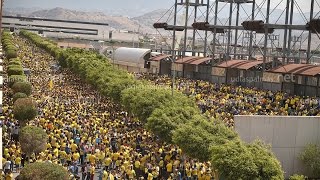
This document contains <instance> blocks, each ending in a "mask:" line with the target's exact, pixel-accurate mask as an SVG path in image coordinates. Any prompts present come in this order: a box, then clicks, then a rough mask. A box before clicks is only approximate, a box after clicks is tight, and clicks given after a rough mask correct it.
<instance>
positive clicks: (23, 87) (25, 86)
mask: <svg viewBox="0 0 320 180" xmlns="http://www.w3.org/2000/svg"><path fill="white" fill-rule="evenodd" d="M11 88H12V90H13V92H14V93H18V92H21V93H24V94H26V95H27V96H30V94H31V92H32V86H31V83H29V82H26V81H25V82H15V83H14V84H13V85H12V87H11Z"/></svg>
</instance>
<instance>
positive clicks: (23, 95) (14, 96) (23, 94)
mask: <svg viewBox="0 0 320 180" xmlns="http://www.w3.org/2000/svg"><path fill="white" fill-rule="evenodd" d="M26 97H28V96H27V95H26V94H25V93H21V92H18V93H15V94H14V95H13V102H16V100H17V99H20V98H26Z"/></svg>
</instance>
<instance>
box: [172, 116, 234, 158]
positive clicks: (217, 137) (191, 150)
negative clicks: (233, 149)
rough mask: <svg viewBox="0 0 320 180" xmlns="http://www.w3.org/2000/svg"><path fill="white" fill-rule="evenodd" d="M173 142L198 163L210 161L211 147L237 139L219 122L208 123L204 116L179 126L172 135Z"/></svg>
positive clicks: (232, 132) (195, 117) (196, 117)
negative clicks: (197, 160)
mask: <svg viewBox="0 0 320 180" xmlns="http://www.w3.org/2000/svg"><path fill="white" fill-rule="evenodd" d="M172 139H173V142H174V143H175V144H177V145H178V146H180V147H181V148H182V150H183V152H185V153H186V154H188V155H189V156H191V157H193V158H197V159H199V160H200V161H209V160H210V159H211V149H210V148H211V146H212V145H214V144H216V145H217V146H219V145H221V144H224V143H225V142H226V141H228V140H236V139H238V137H237V134H236V133H235V132H234V131H232V130H230V129H229V128H228V127H226V126H225V125H224V124H223V123H221V122H219V121H217V120H216V121H208V120H207V119H206V118H205V117H204V116H202V115H198V116H194V117H193V119H192V120H190V122H189V123H186V124H183V125H180V127H179V128H178V129H176V130H175V131H174V133H173V138H172Z"/></svg>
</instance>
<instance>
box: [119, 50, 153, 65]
mask: <svg viewBox="0 0 320 180" xmlns="http://www.w3.org/2000/svg"><path fill="white" fill-rule="evenodd" d="M148 53H151V50H150V49H142V48H127V47H120V48H118V49H116V50H115V52H114V60H115V61H124V62H132V63H140V64H143V63H144V59H143V58H144V57H145V56H146V55H147V54H148Z"/></svg>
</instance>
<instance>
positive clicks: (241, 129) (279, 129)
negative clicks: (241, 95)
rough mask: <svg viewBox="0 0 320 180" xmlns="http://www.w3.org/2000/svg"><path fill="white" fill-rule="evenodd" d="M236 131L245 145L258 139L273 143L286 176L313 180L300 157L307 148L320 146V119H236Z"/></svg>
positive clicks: (244, 117) (242, 117) (263, 117)
mask: <svg viewBox="0 0 320 180" xmlns="http://www.w3.org/2000/svg"><path fill="white" fill-rule="evenodd" d="M235 129H236V131H237V132H238V133H239V135H240V137H241V139H242V140H244V141H245V142H252V141H254V140H255V139H257V138H258V139H261V140H263V141H264V142H266V143H268V144H271V145H272V150H273V152H274V153H275V155H276V156H277V158H278V159H279V160H280V162H281V164H282V167H283V170H284V171H285V175H286V177H288V176H290V175H292V174H295V173H298V174H305V175H309V176H308V177H311V176H310V174H309V173H310V172H308V170H307V169H306V168H304V165H303V164H302V162H301V161H300V160H299V158H298V156H299V154H300V153H301V152H302V151H303V149H304V147H305V146H306V145H308V144H310V143H313V144H320V117H296V116H290V117H289V116H235Z"/></svg>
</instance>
